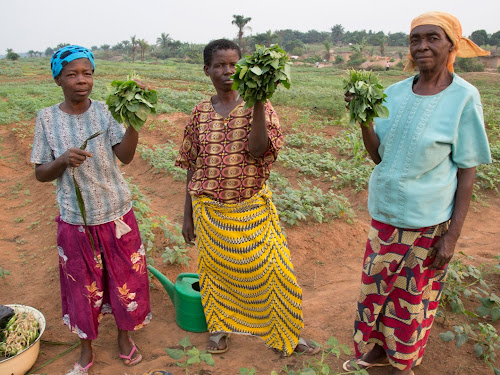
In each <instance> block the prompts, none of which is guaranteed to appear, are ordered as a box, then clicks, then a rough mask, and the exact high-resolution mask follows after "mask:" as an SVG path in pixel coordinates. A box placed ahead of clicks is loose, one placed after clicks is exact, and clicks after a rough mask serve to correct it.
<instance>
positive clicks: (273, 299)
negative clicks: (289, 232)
mask: <svg viewBox="0 0 500 375" xmlns="http://www.w3.org/2000/svg"><path fill="white" fill-rule="evenodd" d="M271 195H272V193H271V191H269V190H268V188H267V186H264V188H263V189H262V190H261V191H260V192H259V193H257V194H256V195H254V196H253V197H251V198H249V199H248V200H245V201H243V202H240V203H235V204H224V203H220V202H217V201H214V200H212V199H210V198H208V197H207V196H204V195H202V196H199V197H193V217H194V224H195V229H196V236H197V246H198V251H199V257H198V273H199V274H200V289H201V298H202V303H203V308H204V311H205V317H206V320H207V325H208V330H209V331H210V332H234V333H242V334H251V335H255V336H259V337H261V338H262V339H263V340H264V341H265V343H266V345H267V346H268V347H271V348H274V349H277V350H279V351H281V352H283V353H284V354H285V355H290V354H291V353H292V352H293V350H294V348H295V346H296V345H297V342H298V339H299V333H300V330H301V329H302V328H303V326H304V324H303V320H302V289H301V288H300V287H299V285H298V284H297V280H296V278H295V275H294V272H293V265H292V262H291V258H290V251H289V250H288V247H287V243H286V239H285V237H284V235H283V233H282V231H281V228H280V225H279V218H278V214H277V212H276V208H275V206H274V204H273V203H272V200H271Z"/></svg>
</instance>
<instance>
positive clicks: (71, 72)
mask: <svg viewBox="0 0 500 375" xmlns="http://www.w3.org/2000/svg"><path fill="white" fill-rule="evenodd" d="M93 76H94V73H93V67H92V63H91V62H90V60H89V59H76V60H73V61H70V62H69V63H68V64H67V65H66V66H65V67H64V68H63V69H62V70H61V73H60V74H59V75H58V76H57V77H56V78H55V81H56V83H57V84H58V85H59V86H61V88H62V90H63V93H64V98H65V99H66V100H67V101H71V102H82V101H84V100H87V99H88V97H89V95H90V93H91V92H92V87H93V86H94V78H93Z"/></svg>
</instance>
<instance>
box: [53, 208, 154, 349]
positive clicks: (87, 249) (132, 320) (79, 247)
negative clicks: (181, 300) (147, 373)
mask: <svg viewBox="0 0 500 375" xmlns="http://www.w3.org/2000/svg"><path fill="white" fill-rule="evenodd" d="M120 219H121V220H122V221H123V222H125V224H127V225H128V226H129V227H130V229H131V231H130V232H128V233H126V234H124V235H122V236H121V238H119V239H118V238H117V235H116V224H115V222H114V221H112V222H109V223H106V224H101V225H91V226H89V227H88V229H89V230H90V234H91V235H92V238H93V242H94V247H95V251H94V249H93V248H92V246H91V244H90V241H89V237H88V233H87V231H86V230H85V227H84V226H83V225H72V224H68V223H66V222H64V221H62V220H61V218H60V217H57V218H56V222H57V248H58V252H59V273H60V283H61V299H62V313H63V322H64V324H66V325H67V326H68V327H69V328H70V329H71V331H72V332H74V333H76V334H78V336H79V337H80V338H81V339H86V340H94V339H96V338H97V332H98V327H99V322H100V321H101V319H102V317H103V316H104V314H113V316H114V318H115V321H116V325H117V326H118V328H119V329H121V330H124V331H135V330H137V329H140V328H142V327H143V326H144V325H146V324H147V323H149V321H150V320H151V308H150V303H149V280H148V274H147V268H146V254H145V250H144V246H143V245H142V242H141V237H140V233H139V228H138V226H137V221H136V219H135V215H134V212H133V211H132V210H130V211H129V212H128V213H127V214H125V215H124V216H123V217H122V218H120Z"/></svg>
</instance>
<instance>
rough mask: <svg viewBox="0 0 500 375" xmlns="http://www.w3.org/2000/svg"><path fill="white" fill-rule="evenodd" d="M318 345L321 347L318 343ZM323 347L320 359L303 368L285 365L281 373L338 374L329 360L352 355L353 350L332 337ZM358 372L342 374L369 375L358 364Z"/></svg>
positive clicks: (272, 373) (305, 363)
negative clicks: (343, 355)
mask: <svg viewBox="0 0 500 375" xmlns="http://www.w3.org/2000/svg"><path fill="white" fill-rule="evenodd" d="M316 345H319V344H317V343H316ZM320 346H321V347H322V351H321V356H320V357H319V358H318V357H317V356H316V357H315V358H311V359H309V360H307V361H305V362H303V363H302V368H296V367H295V366H294V368H288V366H286V365H285V367H284V368H283V370H282V371H280V374H281V373H283V372H284V373H285V374H286V375H328V374H332V375H333V374H337V372H334V370H333V369H332V368H331V367H330V364H329V363H331V361H330V360H327V359H328V358H329V357H330V356H332V355H333V356H335V357H336V358H337V359H340V357H341V355H342V354H345V355H349V356H350V355H351V350H350V349H349V347H347V346H346V345H344V344H342V343H339V341H338V340H337V339H336V338H335V337H330V338H329V339H328V341H327V342H326V343H325V345H320ZM354 366H355V367H357V368H356V370H354V371H349V372H342V373H341V374H354V375H368V372H367V371H366V370H365V369H360V368H359V367H358V366H357V365H356V364H354ZM271 375H278V373H277V372H276V371H272V372H271Z"/></svg>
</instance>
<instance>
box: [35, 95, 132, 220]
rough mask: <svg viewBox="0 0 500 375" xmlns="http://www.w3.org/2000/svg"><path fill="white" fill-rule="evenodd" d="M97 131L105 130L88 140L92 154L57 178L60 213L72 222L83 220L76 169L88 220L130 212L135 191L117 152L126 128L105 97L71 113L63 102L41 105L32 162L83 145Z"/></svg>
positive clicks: (41, 160)
mask: <svg viewBox="0 0 500 375" xmlns="http://www.w3.org/2000/svg"><path fill="white" fill-rule="evenodd" d="M97 131H103V134H102V135H100V136H98V137H96V138H94V139H92V140H90V141H89V142H88V143H87V148H86V151H89V152H91V153H92V154H93V156H92V157H91V158H87V160H86V161H85V163H83V164H82V165H81V166H80V167H78V168H67V169H66V170H65V171H64V173H63V174H62V175H61V176H60V177H59V178H58V179H57V188H56V196H57V203H58V204H59V210H60V212H61V219H62V220H63V221H65V222H66V223H69V224H76V225H78V224H83V219H82V216H81V214H80V209H79V208H78V201H77V199H76V193H75V185H74V184H73V177H72V174H73V173H74V175H75V178H76V180H77V183H78V186H79V187H80V190H81V192H82V196H83V201H84V202H85V211H86V218H87V224H88V225H99V224H104V223H108V222H110V221H113V220H115V219H117V218H119V217H121V216H123V215H125V214H126V213H127V212H128V211H130V209H131V208H132V201H131V194H130V190H129V188H128V185H127V182H126V181H125V179H124V178H123V176H122V173H121V171H120V168H119V167H118V165H117V160H116V157H115V154H114V152H113V146H114V145H116V144H117V143H120V142H121V140H122V138H123V135H124V134H125V128H124V126H123V125H121V124H119V123H118V122H116V121H115V119H114V118H113V117H112V116H111V113H110V112H109V110H108V107H107V106H106V104H105V103H104V102H98V101H92V104H91V106H90V108H89V109H88V110H87V111H86V112H85V113H82V114H81V115H70V114H68V113H66V112H63V111H61V110H60V109H59V104H56V105H53V106H52V107H48V108H44V109H42V110H41V111H40V112H39V113H38V116H37V119H36V124H35V135H34V139H33V149H32V151H31V162H32V163H34V164H46V163H50V162H51V161H53V160H54V159H55V158H57V157H59V156H60V155H62V154H63V153H64V152H65V151H66V150H68V149H69V148H71V147H80V146H81V145H82V144H83V142H84V141H85V139H87V138H88V137H89V136H90V135H92V134H94V133H95V132H97Z"/></svg>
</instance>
